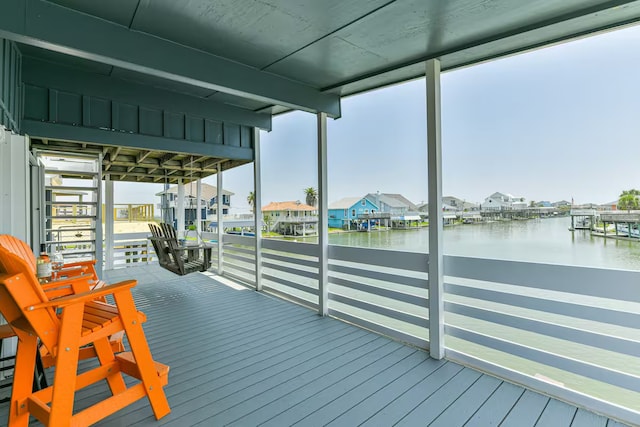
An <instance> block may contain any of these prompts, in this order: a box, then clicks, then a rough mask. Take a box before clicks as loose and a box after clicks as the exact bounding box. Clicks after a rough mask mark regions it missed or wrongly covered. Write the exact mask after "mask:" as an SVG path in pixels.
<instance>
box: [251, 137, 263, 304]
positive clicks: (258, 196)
mask: <svg viewBox="0 0 640 427" xmlns="http://www.w3.org/2000/svg"><path fill="white" fill-rule="evenodd" d="M253 153H254V154H253V218H254V220H255V226H254V228H255V232H256V233H255V234H256V241H255V245H256V246H255V251H256V266H255V267H256V291H261V290H262V177H261V175H260V174H261V170H262V165H261V163H260V129H258V128H253Z"/></svg>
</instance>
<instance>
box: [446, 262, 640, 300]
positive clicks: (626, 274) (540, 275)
mask: <svg viewBox="0 0 640 427" xmlns="http://www.w3.org/2000/svg"><path fill="white" fill-rule="evenodd" d="M444 274H445V275H447V276H452V277H460V278H465V279H474V280H484V281H487V282H495V283H505V284H509V285H516V286H524V287H529V288H534V289H545V290H550V291H558V292H567V293H572V294H577V295H589V296H594V297H600V298H610V299H617V300H621V301H633V302H640V292H638V286H637V284H638V283H640V272H637V271H628V270H613V269H604V268H591V267H574V266H569V265H555V264H537V263H531V262H522V261H503V260H494V259H483V258H469V257H459V256H445V257H444Z"/></svg>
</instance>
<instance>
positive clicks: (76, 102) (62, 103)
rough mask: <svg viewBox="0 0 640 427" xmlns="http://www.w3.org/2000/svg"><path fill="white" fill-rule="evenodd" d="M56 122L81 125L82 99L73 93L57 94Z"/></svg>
mask: <svg viewBox="0 0 640 427" xmlns="http://www.w3.org/2000/svg"><path fill="white" fill-rule="evenodd" d="M58 122H60V123H63V124H67V125H74V126H75V125H80V124H82V97H81V96H80V95H76V94H75V93H68V92H58Z"/></svg>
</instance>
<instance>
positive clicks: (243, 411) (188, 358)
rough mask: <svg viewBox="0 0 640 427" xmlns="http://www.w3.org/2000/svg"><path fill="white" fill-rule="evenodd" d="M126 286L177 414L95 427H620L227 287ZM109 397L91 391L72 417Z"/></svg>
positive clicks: (213, 283) (141, 272)
mask: <svg viewBox="0 0 640 427" xmlns="http://www.w3.org/2000/svg"><path fill="white" fill-rule="evenodd" d="M125 278H137V279H138V280H139V282H140V283H139V285H138V286H137V287H136V288H135V298H136V303H137V305H138V308H139V309H140V310H142V311H144V312H145V313H146V314H147V317H148V321H147V323H146V324H145V331H146V334H147V338H148V340H149V343H150V346H151V350H152V352H153V355H154V358H155V359H156V360H158V361H160V362H163V363H166V364H168V365H170V367H171V372H170V375H169V385H168V386H167V387H166V392H167V395H168V399H169V403H170V405H171V409H172V412H171V414H170V415H168V416H167V417H165V418H163V419H162V420H160V421H156V420H155V419H154V417H153V415H152V412H151V409H150V407H149V405H148V402H147V401H146V400H141V401H139V402H138V403H137V404H135V405H133V406H130V407H128V408H125V409H123V410H122V411H120V412H118V413H117V414H114V415H112V416H111V417H109V418H107V419H106V420H104V421H102V422H101V423H99V424H98V425H102V426H164V425H169V426H181V427H182V426H194V425H202V426H223V425H232V426H257V425H264V426H289V425H300V426H316V425H317V426H320V425H330V426H349V427H351V426H358V425H366V426H391V425H401V426H426V425H433V426H448V427H451V426H462V425H468V426H489V425H503V426H519V427H520V426H533V425H537V426H611V427H612V426H619V425H621V424H618V423H616V422H614V421H611V420H608V419H607V418H604V417H601V416H598V415H595V414H592V413H590V412H588V411H585V410H583V409H577V408H576V407H574V406H570V405H567V404H565V403H562V402H559V401H557V400H554V399H549V398H548V397H545V396H543V395H541V394H537V393H534V392H532V391H526V390H525V389H523V388H521V387H519V386H515V385H512V384H509V383H506V382H503V381H501V380H499V379H497V378H494V377H492V376H488V375H484V374H482V373H480V372H477V371H475V370H472V369H469V368H465V367H463V366H460V365H458V364H455V363H452V362H447V361H436V360H433V359H430V358H429V356H428V354H427V353H425V352H423V351H420V350H417V349H415V348H412V347H409V346H405V345H402V344H401V343H398V342H395V341H393V340H390V339H387V338H385V337H382V336H379V335H377V334H374V333H371V332H368V331H365V330H363V329H360V328H358V327H355V326H352V325H349V324H347V323H344V322H341V321H338V320H335V319H331V318H321V317H319V316H318V315H316V314H315V313H314V312H312V311H310V310H308V309H306V308H303V307H300V306H297V305H294V304H291V303H289V302H286V301H282V300H279V299H277V298H274V297H270V296H268V295H264V294H261V293H257V292H254V291H251V290H247V289H244V288H242V287H239V286H233V283H232V282H230V281H228V280H226V279H222V280H217V279H213V278H211V277H208V276H206V275H204V274H200V273H194V274H190V275H187V276H184V277H179V276H176V275H173V274H172V273H169V272H166V271H164V270H161V269H160V268H158V267H154V266H149V267H140V268H133V269H126V270H115V271H111V272H108V274H107V279H108V281H109V282H110V283H114V282H117V281H119V280H122V279H125ZM230 285H232V286H230ZM107 394H108V391H107V388H106V386H104V385H96V386H94V387H93V388H91V389H88V390H85V391H83V392H82V393H81V394H80V395H79V396H78V397H79V398H78V400H77V406H79V407H82V406H85V405H88V404H90V403H92V402H95V401H97V400H100V398H101V397H104V396H106V395H107ZM6 405H7V404H3V405H2V406H0V419H1V420H3V421H4V420H6V414H7V407H6ZM3 421H2V422H3ZM2 422H0V424H1V423H2Z"/></svg>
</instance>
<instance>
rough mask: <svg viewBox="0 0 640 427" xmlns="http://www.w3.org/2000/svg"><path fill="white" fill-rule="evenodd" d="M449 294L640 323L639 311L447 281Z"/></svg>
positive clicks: (599, 319)
mask: <svg viewBox="0 0 640 427" xmlns="http://www.w3.org/2000/svg"><path fill="white" fill-rule="evenodd" d="M444 290H445V296H446V294H447V293H448V294H452V295H458V296H464V297H468V298H474V299H478V300H484V301H490V302H496V303H500V304H506V305H510V306H513V307H521V308H527V309H531V310H538V311H544V312H547V313H554V314H561V315H564V316H570V317H575V318H578V319H585V320H593V321H596V322H602V323H609V324H612V325H617V326H624V327H628V328H637V327H638V325H640V314H636V313H629V312H624V311H618V310H612V309H608V308H600V307H590V306H586V305H582V304H574V303H571V302H565V301H555V300H551V299H545V298H538V297H533V296H526V295H515V294H509V293H505V292H500V291H491V290H487V289H479V288H475V287H470V286H463V285H454V284H451V283H446V282H445V285H444Z"/></svg>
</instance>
